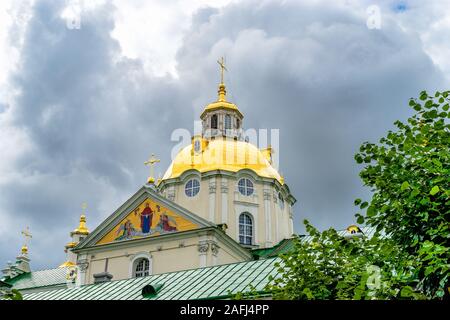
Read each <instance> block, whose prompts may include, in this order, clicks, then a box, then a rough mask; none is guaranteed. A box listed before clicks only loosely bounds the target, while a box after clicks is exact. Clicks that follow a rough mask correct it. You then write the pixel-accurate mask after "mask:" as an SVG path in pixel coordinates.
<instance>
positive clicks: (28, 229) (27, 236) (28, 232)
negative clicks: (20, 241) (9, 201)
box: [22, 227, 32, 247]
mask: <svg viewBox="0 0 450 320" xmlns="http://www.w3.org/2000/svg"><path fill="white" fill-rule="evenodd" d="M22 234H23V236H24V238H25V243H24V246H25V247H26V246H27V245H28V239H29V238H32V235H31V233H30V228H29V227H27V228H26V230H22Z"/></svg>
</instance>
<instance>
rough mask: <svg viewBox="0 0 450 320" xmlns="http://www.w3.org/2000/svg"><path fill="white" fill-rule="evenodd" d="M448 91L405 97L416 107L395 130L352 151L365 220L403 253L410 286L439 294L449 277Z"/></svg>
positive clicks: (449, 135) (446, 285) (449, 164)
mask: <svg viewBox="0 0 450 320" xmlns="http://www.w3.org/2000/svg"><path fill="white" fill-rule="evenodd" d="M449 94H450V91H446V92H442V93H441V92H436V94H435V95H434V97H431V96H429V95H428V93H427V92H426V91H422V92H421V93H420V97H419V99H411V100H410V102H409V105H410V106H411V107H412V108H413V109H414V110H415V111H416V112H415V114H414V115H413V116H412V117H410V118H409V119H408V120H407V122H406V123H403V122H401V121H396V122H395V125H396V127H397V130H396V131H395V132H394V131H389V132H388V134H387V136H386V137H383V138H381V139H380V141H379V144H373V143H369V142H366V143H364V144H363V145H362V146H361V148H360V152H359V153H358V154H357V155H355V159H356V160H357V161H358V159H364V162H365V163H366V164H367V165H366V167H365V168H364V169H363V170H362V171H361V173H360V177H361V178H362V180H363V182H364V184H365V185H366V186H369V187H370V188H371V189H372V190H373V196H372V199H371V201H370V204H369V207H368V209H367V210H366V219H365V222H366V223H367V224H368V225H370V226H373V227H375V228H377V230H384V232H385V233H386V234H387V235H388V236H389V237H390V238H391V239H392V240H394V241H395V242H396V243H397V244H398V245H399V247H400V248H401V249H402V251H403V252H406V253H408V255H409V256H408V260H410V261H413V263H414V269H415V279H416V281H417V283H416V284H415V285H413V286H411V288H412V289H413V290H415V291H417V292H420V293H422V294H424V295H425V296H426V297H427V298H441V297H443V296H444V294H445V293H446V292H447V293H448V290H447V287H448V286H449V280H450V271H449V270H450V265H449V260H450V251H449V247H448V243H449V239H450V232H449V221H450V125H449V121H448V119H449V118H450V112H448V109H449V102H450V100H449ZM360 208H361V209H363V207H361V206H360Z"/></svg>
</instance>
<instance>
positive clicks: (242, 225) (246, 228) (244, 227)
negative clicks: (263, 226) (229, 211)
mask: <svg viewBox="0 0 450 320" xmlns="http://www.w3.org/2000/svg"><path fill="white" fill-rule="evenodd" d="M239 243H241V244H245V245H251V244H253V219H252V217H251V215H250V214H249V213H247V212H244V213H241V215H240V216H239Z"/></svg>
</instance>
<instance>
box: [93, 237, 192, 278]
mask: <svg viewBox="0 0 450 320" xmlns="http://www.w3.org/2000/svg"><path fill="white" fill-rule="evenodd" d="M197 246H198V238H197V237H196V238H189V239H184V240H182V241H180V240H174V241H165V242H164V243H159V244H145V245H140V246H132V247H128V248H126V249H124V248H120V249H112V250H108V251H104V252H96V253H95V254H88V256H89V257H90V261H89V269H88V274H87V275H88V279H87V281H88V283H93V282H94V274H96V273H101V272H104V271H105V264H106V259H107V258H108V268H107V269H108V272H109V273H111V274H112V275H113V280H121V279H128V278H131V277H132V272H133V270H132V264H133V260H134V258H135V257H136V256H137V255H141V254H146V255H147V257H149V258H150V260H151V268H150V271H151V273H152V274H158V273H165V272H172V271H178V270H185V269H192V268H198V267H199V261H200V260H199V253H198V248H197Z"/></svg>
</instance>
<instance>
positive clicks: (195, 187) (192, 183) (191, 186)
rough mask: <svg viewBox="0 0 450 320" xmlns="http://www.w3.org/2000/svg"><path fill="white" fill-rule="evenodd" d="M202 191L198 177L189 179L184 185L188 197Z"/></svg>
mask: <svg viewBox="0 0 450 320" xmlns="http://www.w3.org/2000/svg"><path fill="white" fill-rule="evenodd" d="M199 191H200V182H199V181H198V180H197V179H191V180H189V181H188V182H187V183H186V185H185V186H184V192H185V193H186V195H187V196H188V197H195V196H196V195H197V194H198V192H199Z"/></svg>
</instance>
